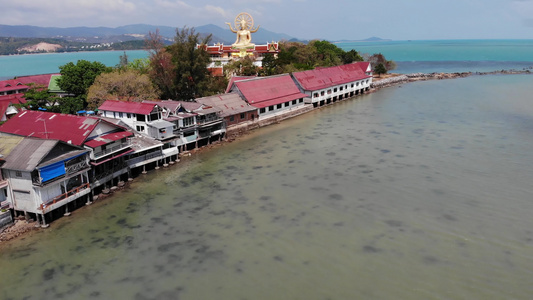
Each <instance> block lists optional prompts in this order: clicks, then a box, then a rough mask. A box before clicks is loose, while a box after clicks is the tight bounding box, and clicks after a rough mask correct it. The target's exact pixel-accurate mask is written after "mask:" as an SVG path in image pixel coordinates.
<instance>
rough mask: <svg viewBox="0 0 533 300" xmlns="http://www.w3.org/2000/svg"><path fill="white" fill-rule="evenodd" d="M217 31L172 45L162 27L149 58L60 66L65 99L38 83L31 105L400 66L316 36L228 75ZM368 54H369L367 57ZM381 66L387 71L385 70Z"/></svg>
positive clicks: (78, 105) (179, 36)
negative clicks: (215, 45)
mask: <svg viewBox="0 0 533 300" xmlns="http://www.w3.org/2000/svg"><path fill="white" fill-rule="evenodd" d="M211 38H212V36H211V35H208V36H201V35H200V34H199V33H197V32H195V30H194V28H189V27H184V28H182V29H178V30H176V36H175V38H174V42H173V43H172V44H170V45H167V44H166V43H165V41H164V40H163V38H162V36H161V35H160V34H159V32H158V31H156V32H153V33H152V32H151V33H149V35H148V38H147V39H146V40H145V47H146V49H148V52H149V57H148V58H146V59H136V60H134V61H129V59H128V57H127V55H126V53H125V52H124V55H121V56H120V61H119V63H118V64H117V65H116V66H115V67H107V66H105V65H104V64H102V63H100V62H89V61H86V60H79V61H78V62H77V63H76V64H74V63H72V62H70V63H67V64H65V65H63V66H60V67H59V70H60V73H61V77H60V78H58V79H57V85H58V87H59V88H60V89H61V90H62V91H64V92H65V93H66V94H67V96H64V97H62V98H59V97H56V96H54V95H53V94H50V93H48V91H47V89H46V88H45V87H39V86H32V87H31V88H30V90H29V91H28V92H26V93H25V98H26V100H27V103H26V104H25V106H26V107H27V108H28V109H39V108H40V109H43V108H45V109H47V110H49V111H52V112H60V113H70V114H72V113H76V112H77V111H80V110H84V109H89V110H94V109H96V108H98V107H99V106H100V105H101V104H102V103H103V102H104V101H105V100H108V99H116V100H123V101H142V100H153V99H171V100H183V101H192V100H194V99H196V98H200V97H206V96H210V95H214V94H218V93H223V92H224V90H225V89H226V86H227V84H228V78H230V77H231V76H233V75H239V76H242V75H255V76H270V75H276V74H283V73H289V72H296V71H303V70H312V69H314V68H316V67H330V66H337V65H342V64H348V63H352V62H356V61H363V60H365V58H366V60H367V61H371V62H372V65H375V66H380V67H378V68H376V72H378V73H385V72H386V71H387V70H390V69H392V68H394V62H392V61H387V60H386V59H385V57H384V56H383V55H382V54H374V55H363V56H362V55H360V54H359V53H358V52H357V51H355V50H350V51H345V50H343V49H341V48H339V47H337V46H336V45H335V44H332V43H330V42H328V41H319V40H314V41H311V42H309V43H307V44H304V43H299V42H287V41H284V42H280V44H279V49H280V53H279V54H278V56H277V57H276V56H274V55H272V54H270V53H269V54H266V55H265V56H264V57H263V59H262V68H259V67H257V66H255V65H254V64H253V59H252V58H250V57H245V58H242V59H239V60H234V61H232V62H230V63H229V64H227V65H226V66H225V67H224V71H225V72H226V74H225V75H226V76H222V77H220V76H212V75H211V73H210V71H209V69H208V64H209V63H210V62H211V58H210V56H209V54H208V53H207V52H206V51H205V49H204V48H203V47H198V45H208V44H209V43H210V41H211ZM365 56H366V57H365ZM381 67H383V68H385V70H384V71H383V70H381Z"/></svg>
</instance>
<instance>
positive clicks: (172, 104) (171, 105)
mask: <svg viewBox="0 0 533 300" xmlns="http://www.w3.org/2000/svg"><path fill="white" fill-rule="evenodd" d="M143 103H150V104H157V105H159V106H161V107H164V108H166V109H168V110H170V111H172V112H175V111H176V110H177V109H178V108H179V107H180V105H181V103H180V102H179V101H174V100H161V101H148V100H143Z"/></svg>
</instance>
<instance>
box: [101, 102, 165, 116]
mask: <svg viewBox="0 0 533 300" xmlns="http://www.w3.org/2000/svg"><path fill="white" fill-rule="evenodd" d="M156 105H157V104H155V103H146V102H129V101H117V100H106V101H105V102H104V103H103V104H102V105H100V107H98V110H100V111H102V110H107V111H115V112H123V113H132V114H140V115H149V114H150V113H151V112H152V111H153V110H154V108H155V107H156Z"/></svg>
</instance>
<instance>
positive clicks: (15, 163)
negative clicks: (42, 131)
mask: <svg viewBox="0 0 533 300" xmlns="http://www.w3.org/2000/svg"><path fill="white" fill-rule="evenodd" d="M57 143H58V141H57V140H43V139H31V138H23V139H22V140H21V141H20V142H19V143H18V144H17V145H16V146H15V147H14V148H13V150H12V151H11V154H10V155H8V156H7V157H6V163H5V164H4V165H3V166H2V168H4V169H9V170H17V171H32V170H34V169H35V168H36V167H37V165H38V164H39V163H40V162H41V160H42V159H43V158H44V157H45V156H46V155H47V154H48V153H49V152H50V150H52V148H54V147H55V145H56V144H57Z"/></svg>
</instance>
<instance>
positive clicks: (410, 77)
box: [372, 69, 533, 89]
mask: <svg viewBox="0 0 533 300" xmlns="http://www.w3.org/2000/svg"><path fill="white" fill-rule="evenodd" d="M500 74H501V75H510V74H533V72H532V71H531V70H529V69H526V70H500V71H492V72H456V73H436V72H435V73H412V74H389V75H388V76H387V77H385V78H380V77H374V79H373V81H372V88H374V89H379V88H384V87H388V86H392V85H396V84H401V83H406V82H412V81H424V80H442V79H455V78H464V77H469V76H474V75H478V76H483V75H500Z"/></svg>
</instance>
